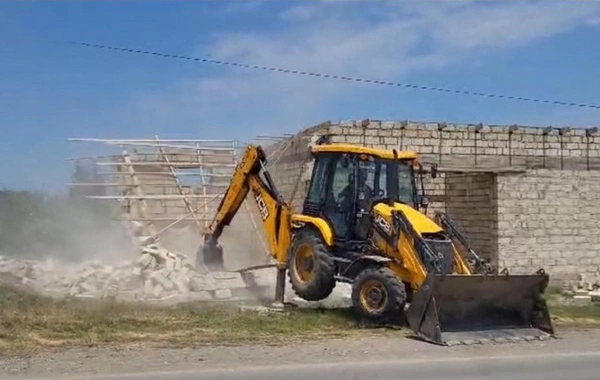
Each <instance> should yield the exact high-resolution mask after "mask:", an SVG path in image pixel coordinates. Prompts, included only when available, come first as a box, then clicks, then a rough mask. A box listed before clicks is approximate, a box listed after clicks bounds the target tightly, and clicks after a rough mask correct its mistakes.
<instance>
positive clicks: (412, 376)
mask: <svg viewBox="0 0 600 380" xmlns="http://www.w3.org/2000/svg"><path fill="white" fill-rule="evenodd" d="M599 360H600V351H591V352H572V353H556V354H552V353H547V354H537V355H514V356H508V355H502V356H492V355H487V356H472V357H465V356H461V357H445V358H437V359H431V360H428V359H407V360H405V361H402V360H401V359H398V360H394V361H381V362H375V361H370V362H364V363H358V362H356V361H354V362H347V363H329V364H317V365H286V366H268V367H267V366H261V367H245V368H237V369H212V370H187V371H171V372H151V373H148V372H145V373H143V372H139V373H128V374H113V375H90V376H88V377H86V376H81V375H79V376H77V377H69V376H66V377H65V376H60V377H53V378H50V377H48V378H45V379H57V380H58V379H61V380H65V379H89V380H109V379H115V380H125V379H131V380H133V379H146V380H159V379H160V380H192V379H194V380H196V379H211V380H242V379H244V380H247V379H260V380H275V379H285V380H305V379H311V380H328V379H336V378H337V379H340V380H342V379H343V380H351V379H353V380H397V379H403V380H455V379H456V380H459V379H460V380H484V379H485V380H507V379H510V380H520V379H523V380H525V379H526V380H566V379H569V380H598V379H599V378H600V377H599V376H600V366H599V365H598V363H599ZM21 379H23V378H21ZM38 379H40V380H41V379H42V378H36V379H35V380H38ZM29 380H34V379H33V378H30V379H29Z"/></svg>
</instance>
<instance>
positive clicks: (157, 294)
mask: <svg viewBox="0 0 600 380" xmlns="http://www.w3.org/2000/svg"><path fill="white" fill-rule="evenodd" d="M162 292H163V287H162V286H161V285H160V284H156V285H154V288H153V289H152V295H153V296H154V297H156V298H160V296H161V294H162Z"/></svg>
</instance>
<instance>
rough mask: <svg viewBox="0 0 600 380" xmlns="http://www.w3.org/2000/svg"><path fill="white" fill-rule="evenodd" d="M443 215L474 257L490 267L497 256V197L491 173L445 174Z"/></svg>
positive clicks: (496, 260) (494, 177) (495, 263)
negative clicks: (454, 227)
mask: <svg viewBox="0 0 600 380" xmlns="http://www.w3.org/2000/svg"><path fill="white" fill-rule="evenodd" d="M445 200H446V201H445V212H446V213H447V214H448V215H449V216H450V217H451V218H452V219H453V220H454V221H455V222H456V224H457V228H458V229H459V231H460V232H461V233H462V234H463V235H464V236H465V237H466V238H467V240H468V241H469V243H470V244H471V246H472V248H473V250H474V251H475V252H477V254H478V255H479V256H481V257H483V258H485V259H487V260H490V262H492V263H493V264H494V265H497V263H498V252H497V247H498V246H497V236H496V235H497V193H496V175H495V174H493V173H448V174H447V176H446V181H445Z"/></svg>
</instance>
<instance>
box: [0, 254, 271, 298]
mask: <svg viewBox="0 0 600 380" xmlns="http://www.w3.org/2000/svg"><path fill="white" fill-rule="evenodd" d="M3 273H4V274H9V275H10V276H11V277H12V278H16V279H18V280H19V281H20V282H21V283H22V284H24V285H27V286H29V287H31V288H33V289H34V290H36V291H37V292H39V293H42V294H45V295H49V296H52V297H54V298H98V299H102V298H112V299H117V300H120V301H125V302H127V301H129V302H140V301H141V302H153V301H156V302H168V303H181V302H192V301H210V300H235V299H242V298H243V297H248V294H247V291H248V286H247V284H246V283H245V282H244V281H243V279H242V277H241V275H240V274H239V273H236V272H219V273H200V272H198V271H196V270H195V269H194V266H193V265H192V264H190V263H189V262H188V260H187V258H186V257H185V255H183V254H180V253H174V252H171V251H169V250H167V249H164V248H160V247H159V246H157V245H155V244H151V245H148V246H145V247H143V248H142V254H141V255H140V257H139V258H138V259H137V260H132V261H127V262H123V263H119V264H115V265H106V264H102V263H100V262H97V261H91V262H85V263H83V264H81V265H79V266H76V267H73V266H71V267H67V266H65V265H59V264H57V263H56V262H54V261H52V260H46V261H32V260H26V261H19V260H13V259H8V258H3V257H2V256H0V274H3ZM256 280H257V282H258V284H257V285H258V286H268V284H265V283H264V281H263V283H262V284H261V283H260V282H261V281H260V277H257V279H256Z"/></svg>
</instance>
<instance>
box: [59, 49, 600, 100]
mask: <svg viewBox="0 0 600 380" xmlns="http://www.w3.org/2000/svg"><path fill="white" fill-rule="evenodd" d="M71 43H72V44H75V45H80V46H85V47H90V48H95V49H106V50H113V51H121V52H127V53H134V54H144V55H153V56H157V57H163V58H174V59H180V60H187V61H195V62H203V63H212V64H217V65H224V66H235V67H242V68H246V69H253V70H264V71H273V72H280V73H286V74H295V75H305V76H312V77H318V78H330V79H338V80H344V81H348V82H359V83H369V84H377V85H382V86H391V87H402V88H410V89H415V90H426V91H436V92H445V93H450V94H456V95H471V96H481V97H486V98H496V99H509V100H517V101H524V102H535V103H547V104H556V105H560V106H568V107H582V108H595V109H600V105H595V104H584V103H574V102H565V101H558V100H545V99H535V98H525V97H522V96H514V95H501V94H491V93H482V92H475V91H468V90H456V89H448V88H441V87H433V86H421V85H415V84H408V83H399V82H389V81H382V80H375V79H366V78H357V77H347V76H341V75H333V74H324V73H315V72H310V71H301V70H292V69H284V68H278V67H269V66H259V65H250V64H246V63H238V62H231V61H221V60H216V59H209V58H195V57H187V56H182V55H175V54H166V53H159V52H155V51H145V50H139V49H130V48H123V47H116V46H108V45H99V44H91V43H87V42H76V41H74V42H71Z"/></svg>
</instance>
